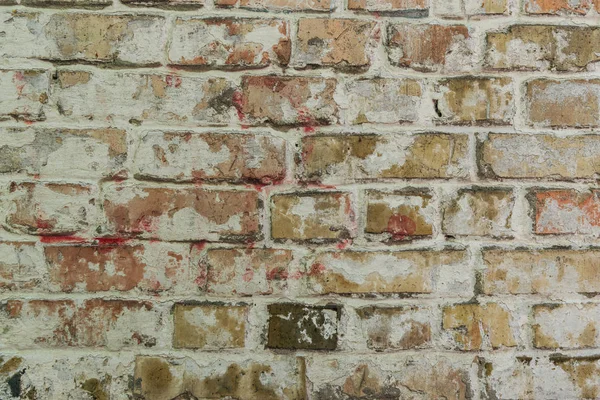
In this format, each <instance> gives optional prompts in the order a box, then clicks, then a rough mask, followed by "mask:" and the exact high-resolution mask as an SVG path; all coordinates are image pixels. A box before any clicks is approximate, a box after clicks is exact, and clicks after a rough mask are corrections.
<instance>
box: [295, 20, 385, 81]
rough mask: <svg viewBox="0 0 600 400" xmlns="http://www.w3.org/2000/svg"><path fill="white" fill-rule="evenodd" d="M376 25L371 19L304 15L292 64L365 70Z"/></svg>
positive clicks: (371, 51)
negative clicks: (310, 16) (305, 16)
mask: <svg viewBox="0 0 600 400" xmlns="http://www.w3.org/2000/svg"><path fill="white" fill-rule="evenodd" d="M376 27H377V25H376V24H375V22H372V21H363V20H352V19H329V18H327V19H326V18H303V19H301V20H300V21H298V34H297V41H296V47H295V53H294V59H293V60H294V61H293V64H294V65H295V66H297V67H313V66H316V67H335V68H342V69H343V68H350V69H352V68H355V69H356V68H359V69H361V68H362V69H365V68H368V67H369V66H370V65H371V57H372V55H373V52H374V46H375V44H376V42H375V35H376V34H377V31H376V29H377V28H376Z"/></svg>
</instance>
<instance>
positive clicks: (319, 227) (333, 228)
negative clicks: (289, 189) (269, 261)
mask: <svg viewBox="0 0 600 400" xmlns="http://www.w3.org/2000/svg"><path fill="white" fill-rule="evenodd" d="M271 235H272V237H273V239H275V240H288V239H291V240H313V241H332V240H340V239H348V238H352V237H354V236H355V235H356V221H355V214H354V211H353V205H352V200H351V196H350V194H348V193H342V192H317V193H315V192H310V193H302V192H301V193H288V194H278V195H275V196H273V197H272V204H271Z"/></svg>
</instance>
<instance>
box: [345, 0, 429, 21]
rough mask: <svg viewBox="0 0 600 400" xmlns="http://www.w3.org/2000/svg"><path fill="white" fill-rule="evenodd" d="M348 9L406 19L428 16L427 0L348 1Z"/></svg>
mask: <svg viewBox="0 0 600 400" xmlns="http://www.w3.org/2000/svg"><path fill="white" fill-rule="evenodd" d="M348 9H350V10H355V11H370V12H377V13H383V14H387V13H389V14H393V15H400V16H407V17H426V16H427V15H428V14H429V0H348Z"/></svg>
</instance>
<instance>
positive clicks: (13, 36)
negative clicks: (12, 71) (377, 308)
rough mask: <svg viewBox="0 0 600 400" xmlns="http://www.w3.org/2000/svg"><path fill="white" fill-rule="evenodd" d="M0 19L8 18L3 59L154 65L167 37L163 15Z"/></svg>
mask: <svg viewBox="0 0 600 400" xmlns="http://www.w3.org/2000/svg"><path fill="white" fill-rule="evenodd" d="M9 16H10V18H9ZM0 18H1V19H3V20H4V19H6V20H7V21H6V22H5V23H4V25H3V26H2V29H3V30H4V31H5V36H3V38H2V42H3V49H2V52H3V53H4V54H5V55H6V56H8V57H28V58H39V59H43V60H51V61H84V62H95V63H96V62H97V63H114V64H123V65H158V64H160V62H161V60H162V56H163V52H164V46H165V43H166V38H167V30H166V23H165V19H164V18H162V17H157V16H148V15H138V16H132V15H108V14H106V15H103V14H89V13H85V14H83V13H51V14H46V13H38V12H27V11H19V12H15V13H12V14H6V15H1V16H0Z"/></svg>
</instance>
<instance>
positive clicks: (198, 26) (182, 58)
mask: <svg viewBox="0 0 600 400" xmlns="http://www.w3.org/2000/svg"><path fill="white" fill-rule="evenodd" d="M289 35H290V28H289V23H288V22H286V21H282V20H275V19H253V18H183V17H179V18H177V19H176V20H175V26H174V29H173V39H172V40H171V42H170V43H169V48H168V52H169V63H170V64H172V65H180V66H196V67H202V68H231V69H236V68H260V67H266V66H268V65H270V64H275V65H282V66H285V65H287V64H288V63H289V61H290V56H291V51H292V45H291V42H290V37H289Z"/></svg>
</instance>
